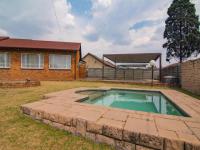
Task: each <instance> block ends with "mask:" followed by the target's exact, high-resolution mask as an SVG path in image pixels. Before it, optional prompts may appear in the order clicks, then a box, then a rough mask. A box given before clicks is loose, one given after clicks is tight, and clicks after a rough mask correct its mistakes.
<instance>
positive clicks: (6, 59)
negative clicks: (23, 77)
mask: <svg viewBox="0 0 200 150" xmlns="http://www.w3.org/2000/svg"><path fill="white" fill-rule="evenodd" d="M0 68H10V55H9V54H8V53H7V52H3V53H0Z"/></svg>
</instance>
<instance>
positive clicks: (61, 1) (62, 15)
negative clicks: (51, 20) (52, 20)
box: [53, 0, 75, 28]
mask: <svg viewBox="0 0 200 150" xmlns="http://www.w3.org/2000/svg"><path fill="white" fill-rule="evenodd" d="M53 1H54V7H55V12H54V13H55V15H56V17H57V22H58V24H59V25H60V26H61V27H62V28H65V27H66V28H67V27H74V25H75V21H74V16H73V15H72V14H71V13H70V9H71V5H70V4H69V3H67V1H66V0H53Z"/></svg>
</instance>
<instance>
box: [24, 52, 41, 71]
mask: <svg viewBox="0 0 200 150" xmlns="http://www.w3.org/2000/svg"><path fill="white" fill-rule="evenodd" d="M21 59H22V60H21V67H22V68H25V69H43V68H44V56H43V55H42V54H34V53H23V54H22V55H21Z"/></svg>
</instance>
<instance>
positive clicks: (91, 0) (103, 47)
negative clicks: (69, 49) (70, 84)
mask: <svg viewBox="0 0 200 150" xmlns="http://www.w3.org/2000/svg"><path fill="white" fill-rule="evenodd" d="M171 1H172V0H12V1H11V0H1V1H0V35H2V36H3V35H4V36H10V37H14V38H30V39H40V40H58V41H69V42H81V43H82V51H83V55H84V54H86V53H88V52H90V53H93V54H95V55H97V56H99V57H102V54H110V53H153V52H159V53H162V54H163V63H164V65H167V64H168V63H167V62H166V61H165V57H166V55H165V53H166V51H165V49H163V48H162V45H163V43H164V42H165V40H164V39H163V32H164V26H165V23H164V21H165V19H166V18H167V9H168V7H169V6H170V4H171ZM191 2H193V3H194V4H195V7H196V10H197V14H198V15H200V0H191Z"/></svg>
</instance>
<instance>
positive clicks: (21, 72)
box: [0, 50, 79, 80]
mask: <svg viewBox="0 0 200 150" xmlns="http://www.w3.org/2000/svg"><path fill="white" fill-rule="evenodd" d="M35 51H36V50H35ZM35 51H28V50H26V51H23V50H21V51H10V50H9V51H6V52H9V54H10V56H11V66H10V68H9V69H2V68H1V69H0V80H25V79H30V80H74V79H78V78H79V70H78V67H77V64H78V62H79V51H77V52H58V51H39V52H38V53H42V54H44V69H21V53H36V52H35ZM49 54H69V55H71V58H72V62H71V69H69V70H55V69H49Z"/></svg>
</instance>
